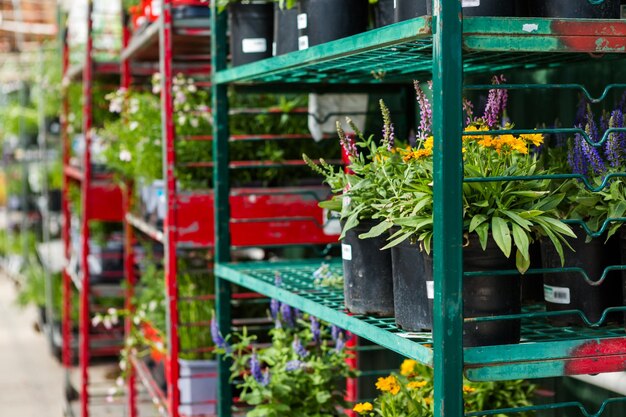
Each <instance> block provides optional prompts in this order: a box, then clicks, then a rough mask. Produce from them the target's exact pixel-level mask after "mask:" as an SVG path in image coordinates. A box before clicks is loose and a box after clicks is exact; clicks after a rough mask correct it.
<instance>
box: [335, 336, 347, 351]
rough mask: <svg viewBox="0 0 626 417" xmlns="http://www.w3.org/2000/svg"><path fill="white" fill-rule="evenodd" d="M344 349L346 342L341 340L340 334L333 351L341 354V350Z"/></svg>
mask: <svg viewBox="0 0 626 417" xmlns="http://www.w3.org/2000/svg"><path fill="white" fill-rule="evenodd" d="M345 347H346V341H345V340H343V334H341V335H339V337H338V338H337V340H336V341H335V350H336V351H337V352H341V351H343V349H344V348H345Z"/></svg>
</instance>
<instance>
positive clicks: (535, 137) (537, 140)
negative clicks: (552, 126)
mask: <svg viewBox="0 0 626 417" xmlns="http://www.w3.org/2000/svg"><path fill="white" fill-rule="evenodd" d="M520 138H521V139H524V140H525V141H527V142H530V143H532V144H533V145H535V146H539V145H541V144H542V143H543V139H544V137H543V135H542V134H541V133H526V134H523V135H520Z"/></svg>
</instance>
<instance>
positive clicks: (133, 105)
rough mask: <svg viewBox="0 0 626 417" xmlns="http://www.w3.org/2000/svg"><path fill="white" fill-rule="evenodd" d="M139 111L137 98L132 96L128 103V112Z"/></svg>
mask: <svg viewBox="0 0 626 417" xmlns="http://www.w3.org/2000/svg"><path fill="white" fill-rule="evenodd" d="M138 111H139V100H137V99H136V98H132V99H131V100H130V102H129V103H128V112H129V113H130V114H135V113H137V112H138Z"/></svg>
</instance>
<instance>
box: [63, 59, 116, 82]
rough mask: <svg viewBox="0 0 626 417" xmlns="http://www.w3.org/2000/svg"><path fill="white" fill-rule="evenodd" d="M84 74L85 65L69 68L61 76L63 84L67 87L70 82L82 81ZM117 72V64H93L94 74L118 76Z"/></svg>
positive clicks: (75, 65)
mask: <svg viewBox="0 0 626 417" xmlns="http://www.w3.org/2000/svg"><path fill="white" fill-rule="evenodd" d="M84 72H85V63H82V64H74V65H72V66H70V67H69V68H68V70H67V71H66V72H65V75H64V76H63V84H65V85H67V84H69V83H70V82H72V81H79V80H82V78H83V73H84ZM119 72H120V64H119V63H117V62H96V63H94V74H119Z"/></svg>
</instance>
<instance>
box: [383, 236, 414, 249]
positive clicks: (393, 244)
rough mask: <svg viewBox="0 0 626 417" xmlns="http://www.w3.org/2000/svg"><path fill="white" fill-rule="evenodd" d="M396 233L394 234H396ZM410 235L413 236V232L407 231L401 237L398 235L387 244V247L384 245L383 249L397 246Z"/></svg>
mask: <svg viewBox="0 0 626 417" xmlns="http://www.w3.org/2000/svg"><path fill="white" fill-rule="evenodd" d="M396 235H397V234H396ZM396 235H394V236H396ZM410 236H411V233H406V232H405V233H402V234H401V235H400V236H399V237H396V238H395V239H393V240H392V241H391V242H389V243H387V245H385V247H383V248H382V249H381V250H385V249H390V248H393V247H394V246H397V245H399V244H400V243H402V242H404V241H405V240H407V239H408V238H409V237H410ZM392 238H393V236H392Z"/></svg>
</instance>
